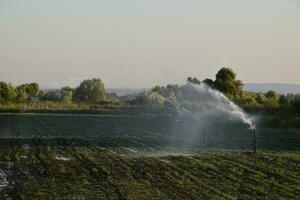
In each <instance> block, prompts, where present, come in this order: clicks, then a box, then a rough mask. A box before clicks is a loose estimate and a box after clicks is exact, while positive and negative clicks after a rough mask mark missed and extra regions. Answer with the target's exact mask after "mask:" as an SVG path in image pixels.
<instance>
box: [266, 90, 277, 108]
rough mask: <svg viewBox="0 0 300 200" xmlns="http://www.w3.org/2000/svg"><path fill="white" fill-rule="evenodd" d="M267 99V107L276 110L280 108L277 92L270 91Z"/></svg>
mask: <svg viewBox="0 0 300 200" xmlns="http://www.w3.org/2000/svg"><path fill="white" fill-rule="evenodd" d="M266 97H267V102H266V105H267V107H271V108H275V107H278V106H279V104H278V95H277V93H276V92H275V91H272V90H270V91H268V92H267V93H266Z"/></svg>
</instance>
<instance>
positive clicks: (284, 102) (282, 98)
mask: <svg viewBox="0 0 300 200" xmlns="http://www.w3.org/2000/svg"><path fill="white" fill-rule="evenodd" d="M278 102H279V105H280V106H283V107H287V106H288V105H289V100H288V98H287V97H286V96H285V95H280V97H279V100H278Z"/></svg>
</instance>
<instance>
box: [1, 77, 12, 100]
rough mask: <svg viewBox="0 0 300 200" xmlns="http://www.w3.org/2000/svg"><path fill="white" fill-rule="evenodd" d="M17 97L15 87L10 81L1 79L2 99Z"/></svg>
mask: <svg viewBox="0 0 300 200" xmlns="http://www.w3.org/2000/svg"><path fill="white" fill-rule="evenodd" d="M15 98H16V91H15V88H14V87H13V86H12V85H11V84H10V83H5V82H4V81H0V100H1V101H12V100H14V99H15Z"/></svg>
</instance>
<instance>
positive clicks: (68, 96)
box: [60, 87, 74, 103]
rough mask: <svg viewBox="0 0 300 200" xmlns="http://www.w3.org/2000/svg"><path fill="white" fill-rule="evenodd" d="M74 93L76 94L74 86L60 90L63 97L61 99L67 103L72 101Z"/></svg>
mask: <svg viewBox="0 0 300 200" xmlns="http://www.w3.org/2000/svg"><path fill="white" fill-rule="evenodd" d="M73 95H74V89H73V88H70V87H63V88H61V90H60V97H61V101H63V102H66V103H70V102H72V99H73Z"/></svg>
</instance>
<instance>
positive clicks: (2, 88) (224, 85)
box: [0, 67, 300, 113]
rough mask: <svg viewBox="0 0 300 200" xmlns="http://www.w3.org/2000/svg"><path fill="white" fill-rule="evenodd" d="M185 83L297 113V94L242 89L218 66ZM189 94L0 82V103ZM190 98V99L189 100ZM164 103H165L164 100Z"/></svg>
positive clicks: (158, 99) (175, 89)
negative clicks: (210, 74) (119, 92)
mask: <svg viewBox="0 0 300 200" xmlns="http://www.w3.org/2000/svg"><path fill="white" fill-rule="evenodd" d="M187 82H188V83H193V84H206V85H208V86H210V87H211V88H214V89H216V90H219V91H220V92H222V93H223V94H225V95H226V96H227V97H228V98H229V99H231V100H233V101H234V102H235V103H237V104H238V105H240V106H241V107H243V108H249V109H253V108H275V109H276V108H290V109H292V110H294V111H297V112H298V113H300V94H288V95H282V94H277V93H276V92H275V91H268V92H266V93H261V92H258V93H255V92H249V91H245V90H244V89H243V83H242V81H240V80H238V79H237V75H236V73H235V72H234V71H233V70H232V69H230V68H225V67H224V68H221V69H220V70H219V71H218V72H217V73H216V76H215V80H212V79H205V80H203V81H200V80H199V79H198V78H196V77H188V78H187ZM193 96H194V94H193V95H190V94H189V91H188V88H187V87H186V85H176V84H175V85H171V84H169V85H166V86H155V87H153V88H152V89H151V90H149V91H144V92H141V93H139V94H131V95H125V96H122V97H119V96H117V95H116V94H113V95H112V94H107V93H106V91H105V87H104V83H103V81H102V80H101V79H99V78H94V79H87V80H84V81H82V82H81V83H80V85H79V86H78V87H76V88H71V87H68V86H67V87H63V88H60V89H48V90H41V89H40V87H39V84H38V83H26V84H22V85H19V86H17V87H14V86H13V85H12V84H11V83H6V82H4V81H0V103H2V104H3V103H8V102H9V103H26V102H44V101H50V102H64V103H80V102H86V103H97V104H101V103H104V102H105V101H107V100H108V99H114V100H116V101H118V102H121V103H122V104H125V105H126V104H127V105H132V104H138V105H142V104H144V105H151V104H152V105H163V104H165V103H166V102H165V100H166V99H168V102H169V103H170V102H171V103H173V104H174V105H176V104H179V103H180V102H185V103H188V104H192V103H193V102H192V101H193ZM189 101H190V102H189ZM168 102H167V103H168Z"/></svg>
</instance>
